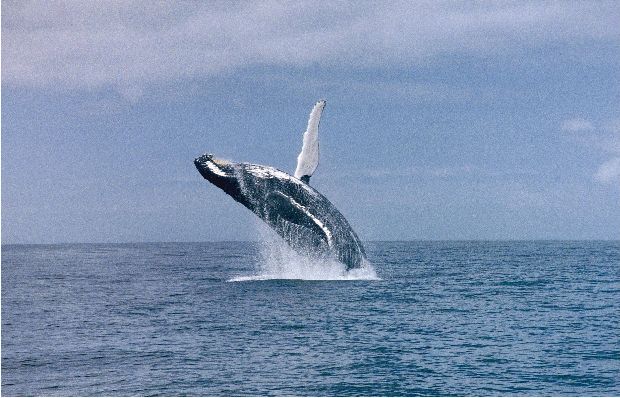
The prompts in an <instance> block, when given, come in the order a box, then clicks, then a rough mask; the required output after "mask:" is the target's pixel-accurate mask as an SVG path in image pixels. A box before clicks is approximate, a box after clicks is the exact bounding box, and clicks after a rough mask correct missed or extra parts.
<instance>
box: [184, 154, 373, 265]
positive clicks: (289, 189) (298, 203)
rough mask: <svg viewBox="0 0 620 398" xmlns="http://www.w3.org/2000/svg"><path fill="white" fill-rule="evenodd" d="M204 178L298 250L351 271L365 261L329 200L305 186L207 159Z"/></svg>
mask: <svg viewBox="0 0 620 398" xmlns="http://www.w3.org/2000/svg"><path fill="white" fill-rule="evenodd" d="M194 164H195V165H196V168H197V169H198V171H200V174H201V175H202V176H203V177H204V178H205V179H207V180H208V181H209V182H211V183H212V184H214V185H216V186H217V187H219V188H221V189H222V190H223V191H224V192H226V193H227V194H228V195H230V196H231V197H232V198H233V199H234V200H236V201H237V202H239V203H241V204H242V205H244V206H245V207H247V208H248V209H250V210H251V211H252V212H253V213H254V214H256V215H257V216H258V217H260V218H261V219H262V220H263V221H265V222H266V223H267V224H268V225H269V226H270V227H271V228H273V229H274V230H275V231H276V232H277V233H278V235H280V236H281V237H282V238H283V239H284V240H285V241H286V242H287V243H288V244H289V245H291V246H292V247H293V248H294V249H296V250H297V251H299V252H302V253H304V254H310V255H321V256H333V257H335V258H337V259H338V260H339V261H340V262H342V263H343V264H345V265H346V267H347V270H348V269H352V268H358V267H360V266H361V265H362V262H363V260H364V259H365V257H366V254H365V252H364V247H363V246H362V243H361V242H360V240H359V238H358V237H357V235H356V234H355V232H354V231H353V229H352V228H351V226H350V225H349V223H348V222H347V220H346V219H345V218H344V216H343V215H342V214H341V213H340V212H339V211H338V209H336V207H335V206H334V205H333V204H331V202H330V201H329V200H327V198H325V196H323V195H321V194H320V193H319V192H318V191H316V190H315V189H314V188H312V187H311V186H310V185H308V184H306V183H305V182H303V181H301V180H299V179H297V178H295V177H293V176H291V175H289V174H287V173H285V172H283V171H280V170H277V169H275V168H273V167H269V166H261V165H255V164H248V163H232V162H226V161H222V160H217V159H214V158H213V156H212V155H203V156H201V157H199V158H197V159H195V160H194Z"/></svg>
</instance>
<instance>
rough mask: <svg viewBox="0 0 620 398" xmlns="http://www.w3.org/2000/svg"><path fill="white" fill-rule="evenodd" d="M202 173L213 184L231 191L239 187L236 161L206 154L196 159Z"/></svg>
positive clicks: (195, 162)
mask: <svg viewBox="0 0 620 398" xmlns="http://www.w3.org/2000/svg"><path fill="white" fill-rule="evenodd" d="M194 165H195V166H196V168H197V169H198V171H199V172H200V174H201V175H202V176H203V177H204V178H205V179H206V180H208V181H209V182H210V183H212V184H213V185H215V186H217V187H218V188H221V189H223V190H224V191H225V192H227V193H229V194H230V192H232V191H237V190H238V189H239V181H238V178H237V173H236V168H235V163H232V162H228V161H226V160H222V159H217V158H215V157H213V155H212V154H210V153H209V154H204V155H202V156H199V157H197V158H196V159H194Z"/></svg>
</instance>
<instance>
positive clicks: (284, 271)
mask: <svg viewBox="0 0 620 398" xmlns="http://www.w3.org/2000/svg"><path fill="white" fill-rule="evenodd" d="M258 230H259V236H260V237H261V240H260V242H259V245H260V251H259V255H260V258H259V262H258V268H259V269H258V273H257V274H255V275H248V276H237V277H234V278H232V279H230V280H228V282H245V281H265V280H274V279H285V280H286V279H288V280H308V281H356V280H381V279H380V278H379V277H378V276H377V273H376V272H375V270H374V268H373V267H372V265H371V264H370V263H368V262H365V263H364V265H363V266H362V267H360V268H356V269H353V270H350V271H347V270H346V267H345V265H344V264H342V263H341V262H339V261H337V260H335V259H330V258H314V257H307V256H303V255H301V254H299V253H297V252H296V251H295V250H293V249H292V248H291V247H290V246H289V245H288V244H286V242H284V240H283V239H282V238H280V237H279V236H278V235H277V234H276V233H275V232H273V231H272V230H271V229H269V228H268V227H267V226H264V225H259V226H258Z"/></svg>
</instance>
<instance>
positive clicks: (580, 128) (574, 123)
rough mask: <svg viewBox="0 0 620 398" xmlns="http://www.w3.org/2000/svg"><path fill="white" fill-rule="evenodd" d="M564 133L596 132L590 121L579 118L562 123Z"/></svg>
mask: <svg viewBox="0 0 620 398" xmlns="http://www.w3.org/2000/svg"><path fill="white" fill-rule="evenodd" d="M562 131H568V132H571V133H578V132H584V131H585V132H589V131H594V126H593V125H592V123H590V122H589V121H588V120H585V119H581V118H577V119H569V120H565V121H564V122H563V123H562Z"/></svg>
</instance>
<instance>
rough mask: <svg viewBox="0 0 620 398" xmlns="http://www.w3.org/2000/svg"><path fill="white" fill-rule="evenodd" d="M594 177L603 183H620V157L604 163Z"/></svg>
mask: <svg viewBox="0 0 620 398" xmlns="http://www.w3.org/2000/svg"><path fill="white" fill-rule="evenodd" d="M594 177H595V178H596V179H597V180H598V181H600V182H603V183H611V182H618V183H620V157H615V158H611V159H609V160H608V161H606V162H605V163H603V164H602V165H601V166H600V167H599V168H598V170H597V172H596V174H595V175H594Z"/></svg>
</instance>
